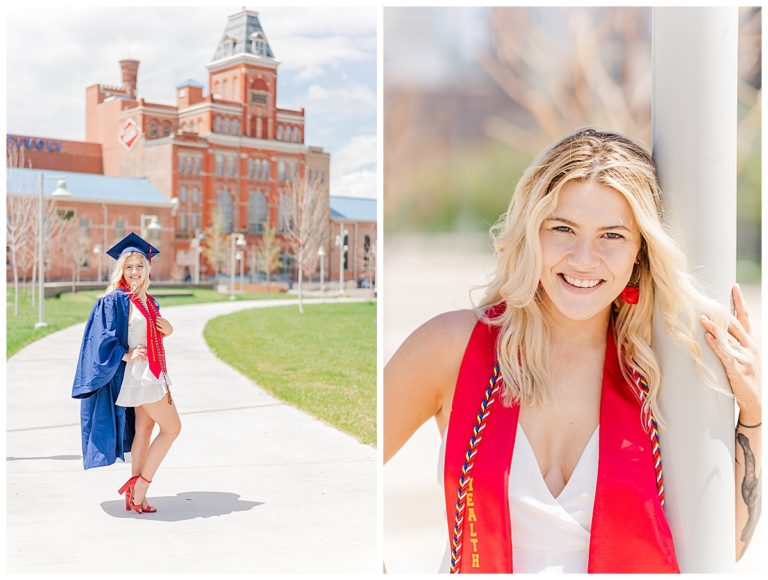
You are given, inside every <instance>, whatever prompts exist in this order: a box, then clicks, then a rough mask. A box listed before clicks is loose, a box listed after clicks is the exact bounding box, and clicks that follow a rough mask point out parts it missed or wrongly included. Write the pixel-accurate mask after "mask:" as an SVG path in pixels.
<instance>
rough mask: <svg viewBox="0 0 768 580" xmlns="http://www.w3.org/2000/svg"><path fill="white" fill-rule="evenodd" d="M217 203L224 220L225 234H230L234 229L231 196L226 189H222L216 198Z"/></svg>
mask: <svg viewBox="0 0 768 580" xmlns="http://www.w3.org/2000/svg"><path fill="white" fill-rule="evenodd" d="M217 202H218V206H219V209H221V215H222V217H223V218H224V231H225V232H227V233H229V232H232V231H233V230H234V228H235V223H234V211H233V209H234V208H233V204H232V194H231V193H230V192H228V191H227V190H226V189H222V190H221V191H219V194H218V196H217Z"/></svg>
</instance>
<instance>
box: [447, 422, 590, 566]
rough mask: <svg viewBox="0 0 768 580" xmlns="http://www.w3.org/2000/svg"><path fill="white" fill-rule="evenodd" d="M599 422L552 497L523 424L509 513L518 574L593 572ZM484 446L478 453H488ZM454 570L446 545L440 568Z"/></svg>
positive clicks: (511, 473)
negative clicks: (590, 562) (590, 566)
mask: <svg viewBox="0 0 768 580" xmlns="http://www.w3.org/2000/svg"><path fill="white" fill-rule="evenodd" d="M599 429H600V428H599V427H598V428H597V429H595V431H594V433H593V434H592V437H591V438H590V440H589V442H588V443H587V445H586V446H585V447H584V451H582V454H581V457H580V458H579V461H578V463H577V464H576V467H575V468H574V470H573V474H572V475H571V478H570V479H569V480H568V483H567V484H566V486H565V487H564V488H563V490H562V491H561V492H560V494H559V495H558V496H557V498H555V497H553V496H552V493H551V492H550V491H549V488H548V487H547V484H546V482H545V481H544V477H543V476H542V475H541V470H540V468H539V464H538V462H537V461H536V455H535V454H534V452H533V448H532V447H531V444H530V443H529V441H528V438H527V437H526V436H525V432H524V431H523V428H522V427H521V426H520V423H518V424H517V435H516V437H515V449H514V451H513V458H514V459H513V461H512V465H511V468H510V471H509V512H510V519H511V523H512V569H513V571H514V572H515V573H520V572H522V573H541V572H566V573H581V574H584V573H586V572H587V562H588V560H589V536H590V531H591V529H592V508H593V506H594V502H595V487H596V485H597V460H598V452H599V445H598V443H599ZM447 433H448V432H447V430H446V435H445V436H443V442H442V445H441V447H440V461H439V467H438V480H439V482H440V485H441V487H442V485H443V468H444V465H445V442H446V439H447ZM482 452H483V450H482V447H481V448H480V449H479V450H478V453H482ZM449 570H450V551H449V550H448V547H447V546H446V551H445V554H444V556H443V561H442V564H441V565H440V572H446V573H447V572H448V571H449Z"/></svg>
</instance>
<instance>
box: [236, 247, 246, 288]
mask: <svg viewBox="0 0 768 580" xmlns="http://www.w3.org/2000/svg"><path fill="white" fill-rule="evenodd" d="M237 262H238V263H239V264H240V294H244V293H245V272H243V268H244V266H245V253H244V252H243V250H238V252H237Z"/></svg>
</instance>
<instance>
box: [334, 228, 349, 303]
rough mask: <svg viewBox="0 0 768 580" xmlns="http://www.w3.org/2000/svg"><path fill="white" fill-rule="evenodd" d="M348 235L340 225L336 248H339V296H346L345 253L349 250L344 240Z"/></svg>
mask: <svg viewBox="0 0 768 580" xmlns="http://www.w3.org/2000/svg"><path fill="white" fill-rule="evenodd" d="M348 235H349V232H348V231H347V230H346V229H344V226H343V225H341V224H339V235H338V236H336V247H337V248H339V294H344V253H345V252H346V251H347V250H348V249H349V246H348V245H347V244H345V243H344V240H345V239H346V237H347V236H348Z"/></svg>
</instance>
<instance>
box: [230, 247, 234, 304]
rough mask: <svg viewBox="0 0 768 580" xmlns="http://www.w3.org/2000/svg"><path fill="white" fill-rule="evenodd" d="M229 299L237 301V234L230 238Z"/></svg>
mask: <svg viewBox="0 0 768 580" xmlns="http://www.w3.org/2000/svg"><path fill="white" fill-rule="evenodd" d="M229 240H230V243H229V249H230V252H229V254H230V255H229V299H230V300H234V299H235V234H234V232H233V233H232V234H230V236H229Z"/></svg>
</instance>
